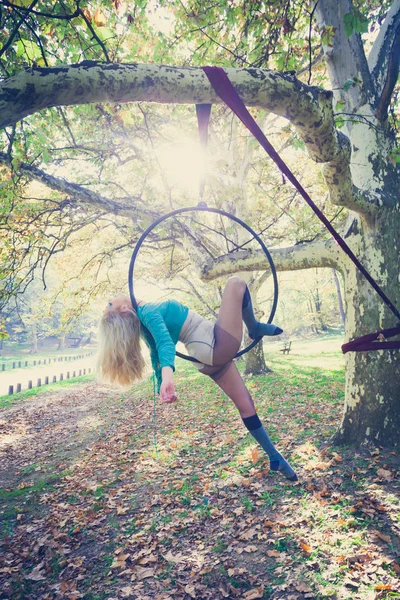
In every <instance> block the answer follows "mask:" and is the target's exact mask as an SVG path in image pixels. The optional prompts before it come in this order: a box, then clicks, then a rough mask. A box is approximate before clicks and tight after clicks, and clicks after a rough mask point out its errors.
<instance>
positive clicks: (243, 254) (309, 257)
mask: <svg viewBox="0 0 400 600" xmlns="http://www.w3.org/2000/svg"><path fill="white" fill-rule="evenodd" d="M270 252H271V256H272V259H273V261H274V264H275V267H276V270H277V271H299V270H301V269H311V268H314V267H331V268H335V269H338V268H339V267H340V265H341V264H342V261H343V256H344V254H343V252H342V251H341V249H340V248H339V246H338V245H337V244H336V243H335V241H334V240H332V239H329V240H327V241H318V242H311V243H303V244H298V245H296V246H291V247H290V248H274V249H272V250H271V251H270ZM265 270H269V263H268V260H267V258H266V256H265V254H264V252H263V251H262V250H257V251H251V250H240V251H239V252H232V253H230V254H225V255H224V256H220V257H218V258H217V259H215V260H213V261H208V262H207V263H205V264H204V265H203V267H202V271H201V278H202V279H203V280H204V281H210V280H212V279H216V278H217V277H221V276H226V275H232V274H234V273H237V272H239V271H265Z"/></svg>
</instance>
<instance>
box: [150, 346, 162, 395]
mask: <svg viewBox="0 0 400 600" xmlns="http://www.w3.org/2000/svg"><path fill="white" fill-rule="evenodd" d="M149 349H150V360H151V366H152V367H153V371H154V373H155V376H156V380H157V393H158V394H159V393H160V388H161V384H162V373H161V367H160V363H159V362H158V354H157V350H156V348H155V346H152V345H151V346H150V345H149Z"/></svg>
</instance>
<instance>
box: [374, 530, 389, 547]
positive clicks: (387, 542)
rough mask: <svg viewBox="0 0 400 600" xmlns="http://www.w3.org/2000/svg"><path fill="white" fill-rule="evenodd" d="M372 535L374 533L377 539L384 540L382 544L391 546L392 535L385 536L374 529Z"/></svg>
mask: <svg viewBox="0 0 400 600" xmlns="http://www.w3.org/2000/svg"><path fill="white" fill-rule="evenodd" d="M372 533H374V534H375V535H376V537H378V538H379V539H380V540H382V542H386V544H390V542H391V539H390V535H384V534H383V533H381V532H380V531H378V530H377V529H374V530H373V531H372Z"/></svg>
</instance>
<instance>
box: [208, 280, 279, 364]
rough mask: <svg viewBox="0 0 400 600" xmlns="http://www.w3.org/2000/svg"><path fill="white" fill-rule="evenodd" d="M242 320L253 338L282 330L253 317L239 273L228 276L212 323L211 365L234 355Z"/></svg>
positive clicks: (239, 338) (237, 348)
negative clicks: (212, 347) (212, 349)
mask: <svg viewBox="0 0 400 600" xmlns="http://www.w3.org/2000/svg"><path fill="white" fill-rule="evenodd" d="M243 321H244V322H245V324H246V327H247V330H248V332H249V335H250V337H251V338H253V339H256V338H257V337H262V336H264V335H279V334H280V333H282V329H280V328H279V327H276V325H273V324H272V323H260V322H259V321H257V319H256V317H255V315H254V311H253V306H252V303H251V297H250V293H249V290H248V288H247V285H246V282H245V281H244V280H243V279H241V278H240V277H230V278H229V279H228V281H227V282H226V285H225V289H224V293H223V295H222V301H221V307H220V309H219V313H218V318H217V322H216V324H215V330H214V331H215V345H214V352H213V365H224V364H226V363H227V362H229V361H230V360H231V359H232V358H233V357H234V356H235V355H236V353H237V352H238V350H239V348H240V344H241V341H242V336H243Z"/></svg>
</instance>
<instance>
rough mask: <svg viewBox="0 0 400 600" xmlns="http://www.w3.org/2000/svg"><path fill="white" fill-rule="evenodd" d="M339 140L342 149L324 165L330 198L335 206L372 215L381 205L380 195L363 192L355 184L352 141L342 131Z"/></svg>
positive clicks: (323, 169)
mask: <svg viewBox="0 0 400 600" xmlns="http://www.w3.org/2000/svg"><path fill="white" fill-rule="evenodd" d="M338 140H339V143H340V145H341V147H342V151H341V152H340V153H338V155H337V157H336V158H334V159H333V160H331V161H330V162H329V163H326V164H324V165H323V167H322V172H323V174H324V177H325V182H326V185H327V186H328V190H329V200H330V201H331V202H332V204H334V205H335V206H343V207H345V208H348V209H349V210H354V211H355V212H357V213H359V214H361V215H364V216H371V215H373V214H375V212H376V210H377V209H379V208H380V206H381V205H380V203H379V201H378V197H377V196H373V195H372V194H367V193H363V192H362V191H361V190H359V189H358V188H356V187H355V186H354V185H353V182H352V175H351V170H350V160H351V147H350V141H349V139H348V138H347V137H346V136H345V135H344V134H342V133H339V134H338Z"/></svg>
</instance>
